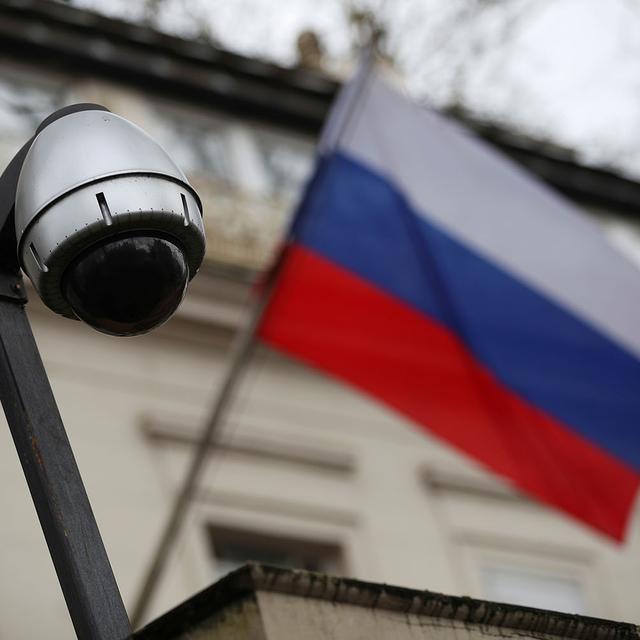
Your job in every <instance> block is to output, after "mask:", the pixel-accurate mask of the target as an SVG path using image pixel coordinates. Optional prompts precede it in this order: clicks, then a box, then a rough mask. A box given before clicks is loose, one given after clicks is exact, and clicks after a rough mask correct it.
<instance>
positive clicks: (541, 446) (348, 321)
mask: <svg viewBox="0 0 640 640" xmlns="http://www.w3.org/2000/svg"><path fill="white" fill-rule="evenodd" d="M260 336H261V337H262V338H263V339H264V340H265V341H266V342H268V343H270V344H272V345H274V346H276V347H279V348H281V349H283V350H285V351H287V352H290V353H292V354H295V355H297V356H299V357H300V358H301V359H303V360H305V361H307V362H309V363H311V364H314V365H316V366H317V367H319V368H321V369H324V370H326V371H329V372H331V373H332V374H334V375H335V376H337V377H339V378H341V379H343V380H346V381H348V382H350V383H352V384H353V385H355V386H357V387H359V388H361V389H363V390H365V391H367V392H368V393H370V394H372V395H374V396H375V397H377V398H380V399H381V400H383V401H384V402H386V403H387V404H388V405H390V406H391V407H393V408H395V409H396V410H398V411H400V412H401V413H403V414H404V415H406V416H408V417H409V418H412V419H413V420H415V421H416V422H417V423H418V424H419V425H421V426H422V427H423V428H425V429H426V430H428V431H429V432H431V433H433V434H436V435H438V436H440V437H442V438H443V439H445V440H447V441H448V442H450V443H452V444H453V445H455V446H456V447H458V448H459V449H461V450H463V451H465V452H466V453H468V454H470V455H472V456H473V457H475V458H477V459H478V460H480V461H481V462H483V463H484V464H486V465H488V466H489V467H491V468H492V469H493V470H494V471H496V472H498V473H500V474H502V475H504V476H506V477H508V478H509V479H510V480H511V481H513V482H515V484H516V485H517V486H519V487H520V488H521V489H523V490H524V491H526V492H527V493H530V494H532V495H534V496H537V497H538V498H541V499H543V500H545V501H547V502H549V503H551V504H553V505H556V506H557V507H559V508H561V509H563V510H565V511H567V512H569V513H571V514H573V515H574V516H576V517H577V518H579V519H581V520H583V521H586V522H588V523H590V524H591V525H593V526H594V527H595V528H596V529H599V530H600V531H603V532H605V533H607V534H609V535H610V536H612V537H613V538H615V539H617V540H620V539H622V537H623V534H624V530H625V527H626V524H627V519H628V516H629V513H630V508H631V504H632V502H633V500H634V498H635V495H636V492H637V488H638V476H637V475H636V473H635V472H634V471H633V470H631V469H630V468H629V467H627V466H626V465H625V464H624V463H622V462H620V461H618V460H617V459H615V458H614V457H613V456H611V455H610V454H608V453H606V452H604V451H603V450H601V449H600V448H598V447H597V446H595V445H593V444H591V443H590V442H589V441H587V440H585V439H584V438H581V437H580V436H578V435H577V434H576V433H574V432H573V431H571V430H570V428H568V427H567V426H565V425H563V424H562V423H560V422H558V421H556V420H554V418H552V417H551V416H549V415H546V414H545V413H543V412H541V411H540V410H539V409H537V408H536V407H534V406H532V405H530V404H528V403H527V402H525V401H524V400H523V399H521V398H520V397H518V396H517V395H515V394H514V393H513V392H512V391H510V390H508V389H507V388H506V387H504V385H502V384H501V383H500V382H499V381H498V380H497V379H496V378H495V377H494V376H492V375H491V374H490V373H489V372H488V371H486V369H485V368H484V367H483V366H482V365H481V364H479V363H477V362H476V361H475V360H474V359H473V356H472V354H470V353H469V351H468V350H467V349H466V347H465V346H464V345H463V344H462V342H461V341H460V340H459V339H458V338H457V337H456V336H455V335H454V334H453V333H452V332H451V331H449V330H448V329H446V328H445V327H443V326H442V325H440V324H438V323H437V322H434V321H432V320H431V319H430V318H428V317H427V316H425V315H424V314H422V313H419V312H417V311H415V310H414V309H413V308H411V307H410V306H408V305H406V304H404V303H403V302H401V301H398V300H397V299H395V298H393V297H392V296H390V295H388V294H386V293H384V292H383V291H381V290H379V289H378V288H376V287H374V286H372V285H371V284H369V283H368V282H366V281H365V280H363V279H361V278H359V277H357V276H355V275H353V274H352V273H350V272H349V271H347V270H345V269H343V268H341V267H339V266H337V265H335V264H334V263H332V262H330V261H328V260H326V259H325V258H322V257H320V256H319V255H318V254H316V253H314V252H313V251H310V250H308V249H306V248H304V247H301V246H295V245H294V246H293V247H291V248H290V249H289V251H288V256H287V260H286V262H285V263H284V266H283V268H282V271H281V274H280V281H279V283H278V286H277V288H276V291H275V293H274V296H273V298H272V300H271V302H270V304H269V307H268V309H267V312H266V314H265V316H264V318H263V321H262V325H261V328H260Z"/></svg>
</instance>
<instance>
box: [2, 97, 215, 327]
mask: <svg viewBox="0 0 640 640" xmlns="http://www.w3.org/2000/svg"><path fill="white" fill-rule="evenodd" d="M26 148H27V150H26V155H25V149H23V150H22V157H23V161H22V166H21V169H20V172H19V178H18V180H17V187H16V191H15V232H16V240H17V250H18V260H19V263H20V266H21V267H22V269H23V271H24V272H25V273H26V274H27V275H28V277H29V278H30V280H31V282H32V283H33V285H34V287H35V289H36V290H37V292H38V294H39V295H40V297H41V298H42V301H43V302H44V303H45V304H46V305H47V306H48V307H49V308H50V309H52V310H53V311H55V312H56V313H59V314H60V315H62V316H65V317H67V318H74V319H81V320H83V321H84V322H86V323H87V324H89V325H90V326H92V327H93V328H95V329H97V330H98V331H101V332H104V333H108V334H111V335H116V336H131V335H137V334H140V333H145V332H147V331H149V330H151V329H153V328H154V327H157V326H158V325H160V324H162V323H163V322H164V321H166V320H167V319H168V318H169V317H170V316H171V315H172V314H173V313H174V311H175V310H176V309H177V307H178V305H179V304H180V302H181V301H182V298H183V296H184V293H185V291H186V287H187V283H188V282H189V280H191V278H193V276H194V275H195V274H196V272H197V270H198V268H199V267H200V264H201V262H202V259H203V257H204V252H205V236H204V227H203V223H202V203H201V201H200V198H199V197H198V195H197V194H196V192H195V191H194V189H193V188H192V187H191V185H190V184H189V182H188V181H187V178H186V176H185V175H184V173H182V171H181V170H180V169H179V168H178V167H177V166H176V164H175V163H174V162H173V161H172V160H171V158H170V157H169V155H168V154H167V153H166V152H165V151H164V150H163V149H162V148H161V147H160V145H158V144H157V143H156V142H155V141H154V140H153V139H152V138H150V137H149V136H148V135H147V134H146V133H145V132H144V131H142V130H141V129H140V128H138V127H137V126H135V125H134V124H132V123H131V122H128V121H127V120H125V119H124V118H122V117H120V116H118V115H116V114H114V113H111V112H110V111H108V110H106V109H105V108H104V107H101V106H99V105H74V106H72V107H67V108H65V109H62V110H60V111H58V112H56V113H54V114H52V115H51V116H49V118H47V119H46V120H45V121H44V122H43V123H42V124H41V125H40V127H39V128H38V130H37V131H36V134H35V136H34V137H33V138H32V140H30V141H29V143H27V145H26ZM7 171H8V170H7Z"/></svg>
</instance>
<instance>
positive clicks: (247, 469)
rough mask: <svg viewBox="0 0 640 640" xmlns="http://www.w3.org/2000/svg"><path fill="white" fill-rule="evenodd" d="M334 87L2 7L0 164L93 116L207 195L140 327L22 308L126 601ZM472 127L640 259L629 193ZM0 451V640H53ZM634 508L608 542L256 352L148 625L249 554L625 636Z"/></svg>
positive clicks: (423, 437)
mask: <svg viewBox="0 0 640 640" xmlns="http://www.w3.org/2000/svg"><path fill="white" fill-rule="evenodd" d="M336 90H337V85H336V83H335V82H334V81H332V80H331V79H328V78H326V77H323V76H322V75H321V74H318V73H317V72H313V71H309V70H304V69H301V68H298V69H281V68H278V67H275V66H273V65H269V64H266V63H263V62H260V61H257V60H251V59H246V58H242V57H240V56H237V55H234V54H231V53H228V52H224V51H219V50H217V49H215V48H213V47H212V46H210V45H208V44H205V43H198V42H186V41H182V40H179V39H176V38H173V37H169V36H167V35H164V34H161V33H157V32H155V31H153V30H151V29H148V28H145V27H141V26H134V25H127V24H125V23H121V22H118V21H114V20H110V19H107V18H104V17H101V16H99V15H96V14H92V13H90V12H87V11H82V10H77V9H74V8H72V7H68V6H65V5H63V4H57V3H49V2H45V1H43V0H40V1H38V0H20V1H18V0H2V1H1V2H0V161H1V162H5V163H6V162H7V161H8V160H9V159H10V157H11V156H12V154H13V153H15V151H16V150H17V149H18V147H19V146H20V145H21V144H22V142H23V141H24V140H25V139H26V138H28V137H29V136H30V135H31V132H32V131H33V129H34V128H35V126H37V124H38V123H39V121H40V120H41V119H42V118H43V117H44V116H46V115H47V114H48V113H49V112H51V111H53V110H54V109H56V108H57V107H59V106H63V105H65V104H69V103H73V102H97V103H101V104H104V105H105V106H106V107H108V108H109V109H111V110H113V111H115V112H117V113H119V114H121V115H123V116H125V117H126V118H128V119H130V120H132V121H133V122H135V123H136V124H138V125H140V126H141V127H143V128H144V129H145V130H147V131H148V132H149V133H150V134H151V135H152V136H154V137H155V138H156V139H158V140H159V141H160V142H161V143H162V144H163V145H164V146H165V148H166V149H167V150H168V151H169V152H170V153H171V155H172V156H173V157H174V158H175V159H176V161H177V162H178V163H179V164H180V166H181V167H182V168H183V169H184V170H185V171H186V172H187V173H188V175H189V177H190V179H191V180H192V182H193V184H194V186H195V187H196V189H197V190H198V191H199V193H200V195H201V196H202V198H203V201H204V206H205V223H206V227H207V234H208V255H207V261H206V264H205V265H204V267H203V268H202V270H201V272H200V274H199V275H198V276H197V278H196V279H195V280H194V281H193V283H192V286H191V289H190V292H189V294H188V296H187V299H186V300H185V302H184V304H183V306H182V307H181V309H180V311H179V312H178V314H177V316H176V317H175V318H174V319H172V320H171V321H170V322H169V323H167V324H166V325H165V326H163V327H162V328H160V329H159V330H158V331H156V332H154V333H152V334H150V335H147V336H143V337H139V338H135V339H115V338H110V337H108V336H103V335H100V334H98V333H96V332H93V331H92V330H90V329H89V328H87V327H85V326H84V325H81V324H80V323H76V322H72V321H69V320H65V319H62V318H59V317H57V316H54V315H53V314H52V313H51V312H49V311H48V310H47V309H45V308H44V307H43V305H42V304H41V303H40V302H39V300H38V299H37V296H36V295H35V293H34V292H31V296H30V297H31V301H30V304H29V307H28V309H29V315H30V318H31V321H32V323H33V327H34V332H35V334H36V338H37V341H38V344H39V347H40V350H41V353H42V357H43V360H44V362H45V366H46V368H47V371H48V373H49V376H50V378H51V381H52V385H53V389H54V392H55V394H56V397H57V400H58V404H59V407H60V410H61V413H62V416H63V419H64V420H65V424H66V427H67V429H68V432H69V436H70V439H71V442H72V445H73V447H74V450H75V453H76V457H77V460H78V464H79V467H80V470H81V472H82V474H83V477H84V480H85V483H86V486H87V490H88V493H89V496H90V498H91V501H92V504H93V507H94V511H95V514H96V517H97V520H98V523H99V525H100V529H101V532H102V534H103V537H104V541H105V545H106V547H107V550H108V552H109V555H110V558H111V561H112V564H113V568H114V571H115V574H116V577H117V579H118V582H119V585H120V588H121V590H122V593H123V597H124V600H125V603H126V604H127V606H128V607H131V606H132V605H133V603H134V601H135V598H136V595H137V592H138V590H139V588H140V586H141V581H142V578H143V575H144V571H145V568H146V566H147V564H148V562H149V560H150V557H151V554H152V551H153V549H154V545H155V543H156V541H157V539H158V536H159V533H160V531H161V528H162V526H163V524H164V522H165V520H166V517H167V515H168V512H169V508H170V505H171V500H172V496H173V495H175V493H176V491H177V490H178V487H179V486H180V482H181V479H182V475H183V473H184V471H185V467H186V464H187V462H188V459H189V455H190V452H191V451H192V449H193V446H194V443H195V442H196V439H197V435H198V430H199V427H200V426H201V425H202V424H203V421H204V419H205V418H206V416H207V414H208V411H209V410H210V408H211V402H212V397H213V394H214V391H215V389H216V386H217V385H218V384H219V382H220V380H221V376H222V374H223V370H224V366H225V363H226V361H227V359H228V355H229V348H230V344H231V341H232V338H233V336H234V334H235V332H236V331H237V330H238V329H239V328H241V327H242V326H243V323H244V322H245V321H246V318H247V312H248V309H249V308H250V305H251V303H252V300H253V293H252V290H253V285H254V283H255V282H256V280H257V278H258V277H259V274H260V273H261V271H263V270H264V269H265V268H266V267H267V266H268V264H269V262H270V260H271V258H272V256H273V255H274V253H275V251H276V250H277V247H278V244H279V241H280V239H281V237H282V233H283V229H284V227H285V226H286V223H287V220H288V218H289V216H290V214H291V211H292V209H293V207H294V206H295V200H296V197H297V196H298V194H299V191H300V189H301V187H302V185H303V184H304V181H305V178H306V177H307V176H308V175H309V173H310V171H311V170H312V166H313V153H314V141H315V138H316V136H317V133H318V131H319V129H320V127H321V124H322V121H323V118H324V117H325V115H326V113H327V111H328V108H329V106H330V103H331V100H332V99H333V96H334V95H335V92H336ZM480 133H481V135H484V136H485V137H486V138H488V139H489V140H491V141H492V142H494V143H495V144H497V145H498V146H499V147H500V148H502V150H503V151H505V152H506V153H509V154H510V155H512V156H513V157H514V158H515V159H516V160H517V161H519V162H522V163H523V164H524V165H525V166H527V167H528V168H529V169H530V170H532V171H533V172H535V173H537V174H538V175H539V176H540V177H541V178H543V179H544V180H546V181H548V182H549V183H550V184H551V185H552V186H554V187H555V188H557V189H559V190H560V191H562V192H564V193H565V194H566V195H568V196H569V197H571V198H572V199H573V200H574V201H576V202H577V203H578V204H579V205H582V206H583V207H584V209H585V215H591V216H593V217H594V218H595V219H596V220H597V221H598V222H599V223H601V224H602V225H603V227H604V230H605V232H606V233H608V234H609V236H610V238H611V241H612V242H613V243H614V244H616V245H617V246H618V247H619V249H620V250H621V251H623V252H626V253H627V254H628V255H629V257H630V258H631V259H634V260H640V249H639V248H638V247H640V240H639V239H638V228H639V227H638V224H637V221H638V220H640V218H639V217H638V216H640V184H638V183H636V182H634V181H631V180H628V179H625V178H622V177H620V176H616V175H614V174H612V173H609V172H607V171H601V170H596V169H590V168H587V167H583V166H581V165H579V164H578V163H576V162H575V161H573V160H572V159H571V158H568V157H566V156H564V155H562V154H558V153H557V152H556V151H554V150H549V149H538V148H536V149H533V148H531V147H530V146H527V145H524V144H523V143H522V142H521V141H518V140H517V139H515V138H512V137H509V136H507V135H506V134H504V132H499V131H495V130H488V129H482V130H480ZM639 276H640V273H639ZM1 421H2V422H3V424H4V418H2V419H1ZM0 441H1V444H0V477H1V478H2V487H3V489H2V491H1V492H0V513H2V514H3V525H4V526H2V528H1V529H0V576H1V578H0V638H5V637H6V638H11V639H12V640H22V639H24V640H26V639H31V638H34V637H47V638H49V639H51V640H56V639H57V638H67V637H70V636H71V634H72V633H73V632H72V629H71V624H70V621H69V619H68V616H67V613H66V607H65V604H64V601H63V599H62V595H61V593H60V590H59V588H58V585H57V580H56V577H55V574H54V571H53V567H52V564H51V562H50V560H49V557H48V552H47V549H46V546H45V543H44V539H43V536H42V533H41V531H40V528H39V525H38V523H37V519H36V516H35V511H34V509H33V507H32V503H31V499H30V497H29V494H28V491H27V488H26V484H25V482H24V478H23V476H22V471H21V469H20V466H19V463H18V459H17V456H16V454H15V449H14V447H13V443H12V442H11V438H10V435H9V432H8V429H6V428H4V427H3V428H1V429H0ZM639 517H640V514H639V513H637V512H636V513H635V514H634V516H633V517H632V520H631V523H630V525H629V534H628V539H627V542H626V543H625V544H624V545H620V546H618V545H615V544H613V543H612V542H610V541H608V540H607V539H605V538H603V537H602V536H600V535H599V534H597V533H594V532H592V531H590V530H589V529H587V528H585V527H584V526H582V525H580V524H578V523H575V522H573V521H571V520H570V519H568V518H567V517H566V516H564V515H562V514H559V513H557V512H556V511H554V510H552V509H550V508H547V507H545V506H543V505H540V504H538V503H536V502H533V501H531V500H529V499H527V498H526V497H524V496H522V495H521V494H519V493H517V492H516V491H514V490H513V489H512V488H511V487H510V486H509V485H508V483H507V482H505V481H503V480H500V479H498V478H496V477H494V476H493V475H492V474H490V473H488V472H487V471H485V470H484V469H482V468H481V467H479V466H478V465H477V464H475V463H474V462H473V461H471V460H469V459H468V458H467V457H465V456H462V455H460V454H459V453H457V452H456V451H454V450H453V449H451V448H450V447H449V446H447V445H446V444H444V443H442V442H440V441H438V440H436V439H434V438H431V437H430V436H428V435H427V434H425V433H424V432H423V431H421V430H419V429H417V428H416V427H415V426H413V425H412V424H410V423H409V422H408V421H406V420H405V419H403V418H402V417H399V416H398V415H396V414H394V413H393V412H391V411H389V410H388V409H386V408H384V407H382V406H380V405H379V404H377V403H376V402H375V401H373V400H371V399H369V398H366V397H365V396H363V395H361V394H360V393H358V392H356V391H354V390H352V389H350V388H349V387H347V386H345V385H343V384H340V383H338V382H336V381H334V380H332V379H330V378H328V377H326V376H324V375H323V374H321V373H318V372H316V371H314V370H312V369H309V368H308V367H305V366H303V365H301V364H299V363H297V362H295V361H294V360H292V359H289V358H286V357H284V356H281V355H279V354H277V353H275V352H273V351H270V350H268V349H266V348H262V347H260V346H257V347H256V349H255V351H254V354H253V357H252V359H251V362H250V363H249V365H248V367H247V370H246V373H245V375H244V377H243V380H242V383H241V385H240V387H239V390H238V392H237V393H236V396H235V399H234V402H233V406H232V408H231V411H230V414H229V416H228V419H227V420H226V422H225V425H224V433H223V437H222V440H221V442H220V444H219V446H217V447H216V448H215V450H212V451H211V456H210V460H209V463H208V466H207V473H206V477H205V481H204V482H203V484H202V487H201V490H200V491H199V492H198V495H197V497H196V499H195V500H194V503H193V505H192V508H191V509H190V511H189V514H188V518H187V522H186V526H185V527H184V528H183V533H182V535H181V537H180V539H179V540H178V542H177V544H176V548H175V550H174V553H173V554H172V556H171V559H170V562H169V564H168V567H167V570H166V572H165V575H164V577H163V579H162V583H161V585H160V588H159V590H158V593H157V595H156V597H155V599H154V601H153V607H152V610H151V612H150V617H155V616H157V615H158V614H160V613H161V612H163V611H165V610H167V609H169V608H170V607H172V606H174V605H175V604H177V603H178V602H180V601H182V600H184V599H185V598H187V597H189V596H190V595H192V594H193V593H194V592H196V591H197V590H199V589H201V588H204V587H205V586H207V585H209V584H210V583H211V582H213V581H214V580H216V579H217V578H219V577H220V576H222V575H223V574H225V573H226V572H228V571H229V570H231V569H233V568H235V567H237V566H238V564H240V563H242V562H244V561H245V560H247V559H253V560H258V561H263V562H270V563H275V564H281V565H285V566H296V567H301V568H306V569H311V570H319V571H322V572H327V573H333V574H340V575H347V576H353V577H357V578H359V579H362V580H370V581H377V582H389V583H394V584H399V585H403V586H407V587H412V588H417V589H420V588H422V589H430V590H434V591H441V592H445V593H449V594H454V595H455V594H458V595H471V596H475V597H479V598H485V599H490V600H498V601H510V602H515V603H518V604H529V605H532V606H540V607H543V608H548V609H559V610H563V611H569V612H573V613H581V614H588V615H595V616H602V617H608V618H612V619H617V620H626V621H629V622H636V623H638V622H640V613H639V611H640V596H639V595H638V591H637V589H636V588H634V587H635V585H636V581H637V575H638V574H639V573H640V527H639V526H638V525H639V524H640V522H639ZM34 611H36V612H37V615H34Z"/></svg>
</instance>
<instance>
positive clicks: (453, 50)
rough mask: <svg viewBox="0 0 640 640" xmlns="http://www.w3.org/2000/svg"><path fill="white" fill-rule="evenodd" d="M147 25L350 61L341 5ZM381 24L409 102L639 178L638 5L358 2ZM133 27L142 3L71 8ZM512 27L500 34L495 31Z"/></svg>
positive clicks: (193, 4)
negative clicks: (306, 48)
mask: <svg viewBox="0 0 640 640" xmlns="http://www.w3.org/2000/svg"><path fill="white" fill-rule="evenodd" d="M156 1H157V3H158V7H159V8H158V10H157V12H156V14H155V18H154V22H155V25H156V26H158V27H160V28H162V29H164V30H167V31H170V32H174V33H177V34H179V35H185V36H191V35H193V34H194V33H196V31H197V29H198V28H199V26H201V25H203V24H204V25H206V26H207V28H208V29H209V30H210V33H211V34H212V35H213V37H214V38H215V39H216V40H217V42H218V43H219V44H220V45H221V46H223V47H225V48H228V49H230V50H233V51H236V52H239V53H243V54H246V55H251V56H257V57H261V58H264V59H269V60H272V61H276V62H279V63H281V64H284V65H290V64H292V63H293V62H294V61H295V41H296V37H297V35H298V34H299V33H300V31H302V30H304V29H309V28H311V29H313V30H315V31H316V32H317V33H318V34H319V35H320V36H321V38H322V40H323V42H324V44H325V46H326V49H327V52H328V54H329V58H330V62H331V63H332V64H334V65H336V66H338V67H339V66H340V65H341V64H342V65H343V66H344V61H345V60H347V59H348V58H349V57H350V56H351V55H352V52H351V48H350V46H351V35H352V34H351V31H350V28H349V23H348V21H347V19H346V14H347V11H346V9H345V7H346V6H347V5H348V4H349V2H348V1H347V0H156ZM353 3H355V4H357V5H358V6H362V5H366V6H370V7H373V8H374V9H375V10H376V12H377V13H378V15H379V16H380V19H381V20H382V21H383V22H384V23H385V24H386V25H387V26H388V31H389V48H390V50H391V51H392V52H393V54H394V56H395V59H396V61H397V63H398V66H400V68H401V69H402V70H403V71H404V72H405V75H406V79H407V84H408V85H409V88H410V91H411V92H412V93H413V95H414V96H415V97H416V99H418V100H426V101H429V102H432V103H435V104H443V103H446V102H451V101H452V100H454V99H455V100H458V101H461V102H462V103H463V104H465V105H466V106H468V107H470V108H472V109H473V110H474V111H475V112H477V113H478V114H484V115H486V116H488V117H490V118H491V119H493V120H496V121H498V122H501V123H505V124H507V125H508V126H511V127H517V128H520V129H522V130H524V131H526V132H528V133H529V134H531V135H533V136H535V137H538V138H543V139H551V140H554V141H556V142H557V143H559V144H560V145H564V146H568V147H570V148H574V149H576V150H577V151H578V154H579V157H580V158H581V159H582V160H583V161H585V162H590V163H593V164H600V165H612V166H616V167H618V168H622V169H623V170H625V171H627V172H629V173H631V174H633V175H635V176H636V177H640V0H386V1H385V0H360V1H359V2H356V1H355V0H354V2H352V3H351V4H353ZM74 4H76V5H81V6H86V7H91V8H95V9H98V10H100V11H103V12H105V13H108V14H110V15H116V16H120V17H125V18H128V19H132V20H140V19H142V18H143V16H144V10H145V6H146V5H145V2H143V1H142V0H75V1H74ZM507 24H508V25H510V26H509V28H506V27H505V25H507Z"/></svg>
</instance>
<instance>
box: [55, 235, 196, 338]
mask: <svg viewBox="0 0 640 640" xmlns="http://www.w3.org/2000/svg"><path fill="white" fill-rule="evenodd" d="M188 279H189V268H188V266H187V263H186V260H185V257H184V254H183V253H182V251H181V250H180V249H179V248H178V247H177V246H176V245H175V244H173V243H172V242H170V241H169V240H165V239H163V238H155V237H149V236H128V237H126V236H125V237H120V238H115V239H110V240H108V241H107V242H105V243H103V244H100V245H96V246H94V247H91V248H90V249H88V250H87V251H85V252H84V253H83V254H81V255H80V256H79V257H78V258H76V260H75V261H74V262H73V263H72V264H71V265H70V266H69V267H68V269H67V271H66V273H65V276H64V278H63V282H62V288H63V293H64V295H65V297H66V299H67V302H68V303H69V304H70V305H71V308H72V309H73V311H74V313H75V314H76V315H77V316H78V318H80V319H81V320H84V322H86V323H87V324H89V325H91V326H92V327H93V328H94V329H97V330H98V331H101V332H103V333H108V334H110V335H114V336H134V335H137V334H140V333H145V332H147V331H150V330H151V329H153V328H154V327H157V326H158V325H160V324H162V323H163V322H165V321H166V320H168V319H169V318H170V317H171V315H172V314H173V312H174V311H175V310H176V309H177V308H178V305H179V304H180V302H181V301H182V297H183V296H184V292H185V289H186V286H187V281H188Z"/></svg>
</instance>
